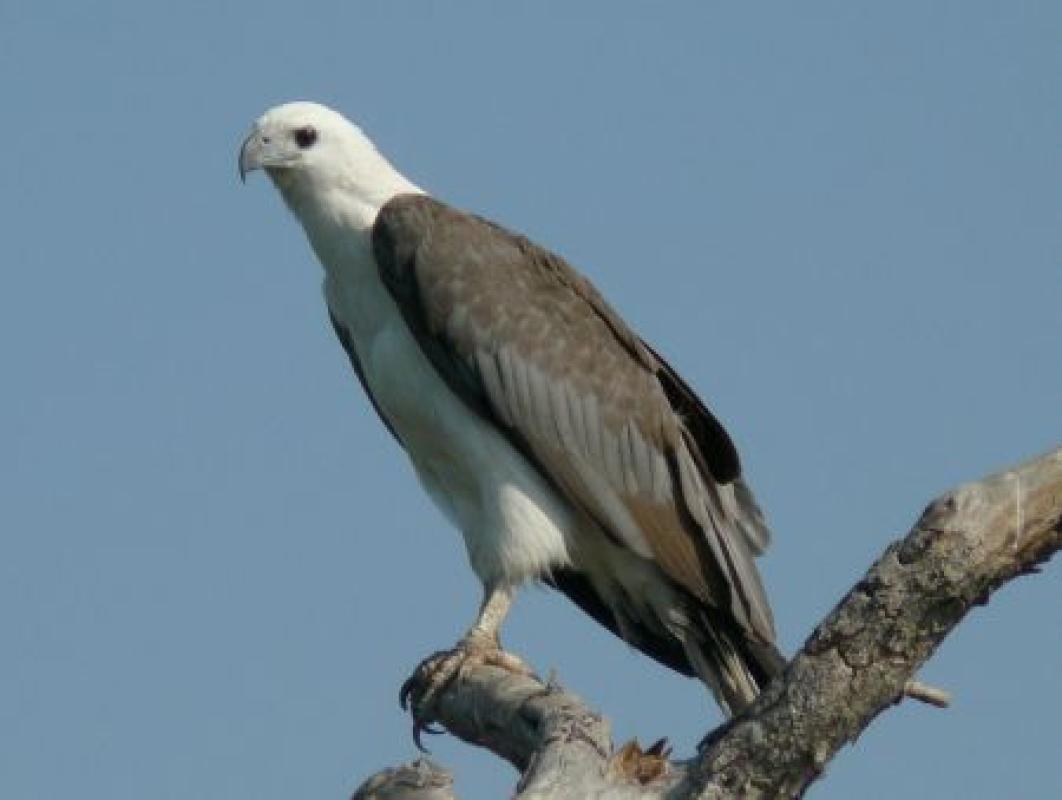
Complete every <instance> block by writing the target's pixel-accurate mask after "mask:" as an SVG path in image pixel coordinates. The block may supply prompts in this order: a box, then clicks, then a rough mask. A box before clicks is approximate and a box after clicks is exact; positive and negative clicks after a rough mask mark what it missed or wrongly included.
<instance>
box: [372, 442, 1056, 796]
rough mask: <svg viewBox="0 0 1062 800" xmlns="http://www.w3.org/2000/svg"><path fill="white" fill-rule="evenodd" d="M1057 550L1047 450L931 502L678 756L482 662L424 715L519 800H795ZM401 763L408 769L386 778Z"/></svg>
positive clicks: (1052, 460) (1052, 465)
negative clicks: (930, 662) (474, 754)
mask: <svg viewBox="0 0 1062 800" xmlns="http://www.w3.org/2000/svg"><path fill="white" fill-rule="evenodd" d="M1060 548H1062V448H1060V449H1058V450H1055V451H1054V452H1052V453H1049V454H1047V455H1045V456H1042V457H1040V458H1038V459H1034V460H1032V461H1029V462H1028V463H1026V464H1023V465H1021V466H1020V467H1016V468H1015V469H1012V470H1007V471H1005V472H1001V473H999V474H997V475H993V476H991V477H989V478H986V479H984V480H982V481H979V482H977V483H971V484H968V485H966V486H962V487H959V488H958V489H955V490H953V491H951V492H948V493H947V494H945V495H943V496H941V497H940V498H939V499H937V500H936V501H934V502H933V503H931V504H930V505H929V507H928V508H927V509H926V510H925V512H924V513H923V514H922V516H921V518H920V519H919V520H918V522H917V523H916V524H915V526H914V528H913V529H912V530H911V532H910V533H909V534H908V535H907V536H906V537H905V538H903V539H901V540H900V541H897V542H895V543H894V544H892V545H890V546H889V547H888V549H886V551H885V553H884V554H883V555H882V556H881V557H880V558H879V559H878V561H877V562H876V563H875V564H874V565H873V566H872V567H871V568H870V570H869V571H868V572H867V574H866V575H865V576H864V577H863V579H862V580H860V581H859V583H857V584H856V585H855V586H854V587H853V588H852V589H851V590H850V591H849V592H848V594H847V595H846V596H845V598H844V599H843V600H842V601H841V602H840V603H839V604H838V606H837V607H836V608H835V609H834V610H833V611H832V612H831V613H830V614H829V615H828V616H827V617H826V619H825V620H823V621H822V622H821V623H820V624H819V625H818V627H816V629H815V630H814V631H813V632H812V634H811V637H810V638H809V639H808V641H807V642H806V643H805V644H804V646H803V648H802V649H801V650H800V652H799V653H797V655H796V656H795V657H794V658H793V660H792V661H791V662H790V664H789V666H788V667H787V668H786V671H785V673H784V675H783V676H782V677H781V678H780V679H778V680H776V681H775V682H774V683H772V684H771V685H770V686H769V687H768V688H767V690H766V691H765V692H764V693H763V694H762V695H760V697H759V698H758V699H757V700H756V702H755V703H753V705H752V706H751V707H750V708H749V709H747V710H746V712H745V713H744V714H742V715H741V716H740V717H738V718H736V719H734V720H732V721H731V722H730V723H729V724H727V725H725V726H724V727H723V728H721V729H720V730H718V731H715V732H713V733H711V734H709V737H708V740H707V742H706V744H705V745H704V746H703V747H702V749H701V752H700V753H699V754H698V755H697V756H696V757H695V758H693V759H691V760H690V761H687V762H674V763H669V762H667V760H666V758H664V757H663V754H661V753H659V752H657V751H654V750H652V749H650V751H649V752H643V751H641V750H640V749H639V748H637V747H631V746H627V747H625V748H623V749H621V750H620V751H618V752H614V751H613V748H612V745H611V741H610V738H609V727H608V723H607V722H606V721H605V719H604V718H603V717H601V716H600V715H598V714H596V713H595V712H593V711H591V710H590V709H589V708H587V707H586V706H585V705H584V704H583V703H582V702H581V701H580V700H579V699H578V698H577V697H575V696H574V695H572V694H569V693H567V692H565V691H563V690H561V689H560V688H559V687H557V686H555V685H549V686H547V685H545V684H543V683H541V682H539V681H538V680H536V679H534V678H528V677H522V676H514V675H511V674H509V673H507V672H504V671H502V670H498V669H496V668H492V667H480V668H475V669H471V670H469V671H467V672H466V673H464V674H462V675H461V676H460V677H459V678H458V679H457V680H455V681H454V683H453V684H452V685H451V686H450V687H449V688H448V689H447V690H446V691H445V692H443V694H442V695H441V696H440V700H439V703H438V706H437V708H436V709H435V715H436V718H437V720H438V722H440V723H441V724H442V725H444V726H445V727H446V728H447V729H448V730H449V731H450V732H451V733H453V734H454V735H455V736H458V737H460V738H461V739H464V740H465V741H467V742H469V743H472V744H476V745H479V746H482V747H486V748H487V749H489V750H491V751H493V752H494V753H496V754H497V755H499V756H501V757H502V758H504V759H506V760H508V761H509V762H510V763H512V764H513V765H514V766H515V767H516V768H517V769H518V770H519V771H520V772H521V775H522V777H521V779H520V782H519V784H518V785H517V790H516V795H515V796H516V797H517V798H521V800H525V799H526V798H536V800H546V798H550V799H551V800H553V799H557V798H605V797H608V798H663V797H667V798H669V800H680V798H681V799H683V800H684V799H685V798H712V800H723V799H724V798H792V797H800V796H802V795H803V794H804V792H805V790H806V789H807V787H808V786H810V785H811V783H812V782H814V781H815V780H816V779H817V778H818V777H819V776H820V775H821V774H822V771H823V769H824V767H825V765H826V764H827V762H829V761H830V759H832V758H833V757H834V755H836V753H837V751H838V750H839V749H840V748H841V747H842V746H844V745H845V744H847V743H848V742H850V741H852V740H853V739H855V737H856V736H858V735H859V733H860V732H861V731H863V730H864V729H865V728H866V727H867V726H868V725H869V724H870V723H871V722H872V721H873V719H874V718H875V717H876V716H877V715H878V714H879V713H881V712H882V711H884V710H885V709H886V708H888V707H890V706H892V705H894V704H896V703H898V702H899V701H900V700H901V699H902V698H903V696H904V690H905V686H906V685H907V684H908V682H909V681H910V680H911V678H912V676H913V675H914V674H915V673H916V672H917V670H918V669H919V668H920V667H921V666H922V664H924V663H925V661H926V660H927V659H928V658H929V657H930V656H931V655H932V654H933V651H934V650H935V649H936V648H937V646H938V645H939V644H940V643H941V641H943V639H944V637H946V636H947V635H948V633H950V632H951V631H952V630H953V629H954V627H955V626H956V625H957V624H958V623H959V622H960V621H962V619H963V617H965V615H966V613H967V612H968V611H970V609H971V608H973V607H974V606H976V605H979V604H983V603H984V602H986V601H987V600H988V597H989V596H990V595H991V594H992V592H994V591H995V590H996V589H998V588H999V587H1000V586H1002V585H1003V584H1005V583H1006V582H1008V581H1010V580H1012V579H1014V578H1016V577H1018V576H1020V575H1025V574H1029V573H1033V572H1036V571H1038V568H1039V566H1040V565H1041V564H1042V563H1043V562H1045V561H1046V560H1047V559H1048V558H1050V557H1051V555H1053V554H1054V553H1055V552H1056V551H1057V550H1059V549H1060ZM402 769H407V770H408V769H413V767H406V768H401V769H399V770H396V771H391V772H394V773H396V775H397V774H398V773H401V771H402ZM422 769H423V768H422ZM436 769H437V768H436ZM386 774H390V773H386ZM439 774H444V773H439ZM380 775H385V773H380ZM378 777H380V776H374V778H372V779H370V781H372V780H375V779H376V778H378ZM407 777H408V776H407ZM396 780H397V778H396ZM406 783H407V784H408V783H409V781H408V779H407V780H406ZM367 784H368V782H367ZM367 784H366V785H367ZM379 786H385V782H382V783H380V784H378V787H379ZM363 789H364V786H363ZM407 789H408V786H407ZM446 790H447V791H449V792H450V793H449V794H439V793H438V791H439V788H438V786H434V787H433V786H431V785H427V786H426V787H425V788H424V790H423V792H422V793H420V794H417V793H408V791H407V793H406V794H381V793H377V794H363V795H362V794H359V795H356V797H359V798H361V797H364V798H366V800H368V798H380V800H383V798H395V799H396V800H397V799H398V798H401V800H444V799H448V798H453V797H455V795H454V794H453V793H452V787H451V785H450V784H449V783H447V784H446ZM361 791H362V790H359V792H361ZM377 791H379V789H377ZM433 791H435V792H436V793H435V794H432V793H431V792H433Z"/></svg>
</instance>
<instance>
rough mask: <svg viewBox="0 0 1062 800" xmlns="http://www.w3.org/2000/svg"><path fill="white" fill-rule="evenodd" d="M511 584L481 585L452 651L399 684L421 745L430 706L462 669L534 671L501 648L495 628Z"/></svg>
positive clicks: (439, 654)
mask: <svg viewBox="0 0 1062 800" xmlns="http://www.w3.org/2000/svg"><path fill="white" fill-rule="evenodd" d="M513 594H514V589H513V587H512V586H503V585H499V584H490V585H487V586H485V587H484V590H483V603H482V604H481V605H480V607H479V614H478V615H477V616H476V621H475V623H474V624H473V625H472V627H471V628H469V629H468V632H467V633H466V634H465V635H464V636H463V637H461V639H460V641H458V643H457V644H456V645H455V646H454V647H453V648H452V649H451V650H440V651H439V652H437V653H433V654H432V655H430V656H428V657H427V658H426V659H424V660H423V661H422V662H421V663H420V665H419V666H418V667H417V668H416V669H415V670H414V671H413V674H412V675H411V676H410V677H409V678H408V679H407V680H406V682H405V683H403V684H402V689H401V690H400V692H399V701H400V702H401V703H402V708H408V709H409V710H410V712H411V713H412V715H413V722H414V727H413V738H414V740H415V741H416V743H417V746H418V747H419V746H420V732H421V731H422V730H428V728H427V726H428V724H430V722H431V707H432V704H433V703H434V702H435V699H436V698H437V697H438V696H439V694H440V693H441V692H442V691H443V690H444V689H445V688H446V687H447V686H448V685H449V684H450V682H451V681H453V680H454V679H455V678H456V677H457V676H458V675H459V674H460V673H461V670H463V669H465V668H466V667H470V666H477V665H480V664H489V665H491V666H495V667H501V668H502V669H506V670H509V671H510V672H515V673H518V674H521V675H531V674H533V673H532V671H531V668H530V667H528V666H527V665H526V664H525V663H524V662H523V661H521V660H520V659H519V658H518V657H517V656H515V655H513V654H512V653H507V652H505V651H504V650H502V649H501V642H500V641H499V639H498V631H499V629H500V628H501V624H502V622H503V621H504V620H505V617H506V615H507V614H508V613H509V607H510V606H511V605H512V603H513Z"/></svg>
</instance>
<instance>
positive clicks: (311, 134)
mask: <svg viewBox="0 0 1062 800" xmlns="http://www.w3.org/2000/svg"><path fill="white" fill-rule="evenodd" d="M316 141H317V130H316V129H315V128H314V127H313V125H307V126H305V127H303V128H298V129H296V131H295V144H297V145H298V146H299V147H301V148H302V149H303V150H305V149H306V148H307V147H313V143H314V142H316Z"/></svg>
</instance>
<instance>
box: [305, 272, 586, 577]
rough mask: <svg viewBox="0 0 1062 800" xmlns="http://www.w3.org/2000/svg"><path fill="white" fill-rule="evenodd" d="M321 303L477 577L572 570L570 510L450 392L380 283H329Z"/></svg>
mask: <svg viewBox="0 0 1062 800" xmlns="http://www.w3.org/2000/svg"><path fill="white" fill-rule="evenodd" d="M373 277H374V278H375V276H373ZM325 297H326V300H327V301H328V304H329V307H330V308H331V309H332V312H333V313H334V314H335V316H336V317H337V318H338V319H339V321H340V323H341V324H342V325H343V326H344V327H345V328H347V330H349V331H350V332H351V337H352V339H353V340H354V346H355V348H356V350H357V352H358V356H359V360H360V361H361V365H362V369H363V371H364V375H365V382H366V384H367V385H368V387H369V389H370V391H371V392H372V394H373V397H374V398H375V400H376V403H377V405H378V406H379V408H380V410H381V412H382V413H383V414H384V415H385V416H386V417H387V419H388V421H389V422H390V423H391V425H392V426H393V427H394V429H395V431H396V432H397V434H398V436H399V438H400V439H401V440H402V443H403V444H404V445H405V447H406V451H407V453H408V454H409V457H410V460H411V461H412V462H413V467H414V469H415V470H416V472H417V475H418V477H419V478H420V481H421V483H422V484H423V485H424V488H425V489H426V490H427V492H428V494H429V495H430V496H431V498H432V499H433V500H434V501H435V503H436V505H438V506H439V508H440V509H441V510H442V511H443V512H444V513H445V514H446V516H447V517H448V518H449V519H450V520H451V521H452V522H453V523H454V525H456V526H457V527H458V528H459V529H460V530H461V532H462V534H463V535H464V540H465V546H466V547H467V549H468V556H469V560H470V562H471V564H472V568H473V569H474V570H475V571H476V574H477V575H479V577H480V579H481V580H483V581H484V582H493V581H504V582H511V583H518V582H521V581H524V580H527V579H528V578H534V577H538V576H541V575H542V574H544V573H545V572H547V571H548V570H549V569H550V568H551V567H554V566H559V565H562V564H568V563H570V557H569V550H570V548H569V538H568V537H569V535H570V534H571V532H572V531H574V525H575V522H576V515H575V513H574V512H573V510H572V509H571V507H570V506H569V505H568V503H567V502H566V501H565V500H564V499H563V498H561V497H560V496H558V495H557V493H556V492H555V491H553V489H552V488H551V487H550V485H549V484H548V483H546V481H544V480H543V479H542V478H541V476H540V475H539V474H538V472H537V470H535V468H534V467H532V466H531V465H530V464H529V463H528V462H527V460H526V459H525V458H524V457H523V456H522V455H521V454H520V453H519V451H517V450H516V449H515V448H514V447H513V446H512V445H511V444H509V441H508V440H507V439H506V438H505V436H504V435H502V434H501V433H500V432H498V431H497V430H496V429H495V428H494V427H493V426H492V425H490V424H489V423H487V422H485V421H484V420H482V419H481V418H480V417H479V416H478V415H476V414H475V413H474V412H473V411H471V410H470V409H469V408H468V407H467V406H466V405H465V404H464V402H463V401H462V400H461V399H460V398H458V397H457V396H456V395H455V394H454V393H453V392H452V391H451V390H450V388H449V387H448V386H447V385H446V383H445V382H444V381H443V379H442V378H441V377H440V376H439V374H438V373H437V372H436V370H435V368H434V367H433V366H432V365H431V363H430V362H429V361H428V359H427V357H426V356H425V355H424V354H423V352H422V351H421V349H420V347H419V346H418V345H417V342H416V340H415V339H414V338H413V335H412V334H411V333H410V331H409V329H408V327H407V326H406V324H405V322H404V320H403V319H402V318H401V316H400V314H399V312H398V309H397V307H396V306H395V304H394V302H393V301H392V300H391V297H390V295H389V294H387V292H386V289H384V287H383V286H382V285H381V284H380V283H379V281H378V280H363V281H361V282H359V284H358V285H357V286H353V285H346V286H340V285H338V283H337V282H335V281H333V280H332V279H328V280H326V282H325Z"/></svg>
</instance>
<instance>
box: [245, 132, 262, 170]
mask: <svg viewBox="0 0 1062 800" xmlns="http://www.w3.org/2000/svg"><path fill="white" fill-rule="evenodd" d="M239 168H240V181H241V182H242V183H247V173H248V172H253V171H254V170H256V169H261V168H262V137H261V136H260V135H259V134H258V132H257V131H255V132H253V133H251V134H250V135H249V136H248V137H247V138H246V139H244V140H243V145H242V146H241V147H240V162H239Z"/></svg>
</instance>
